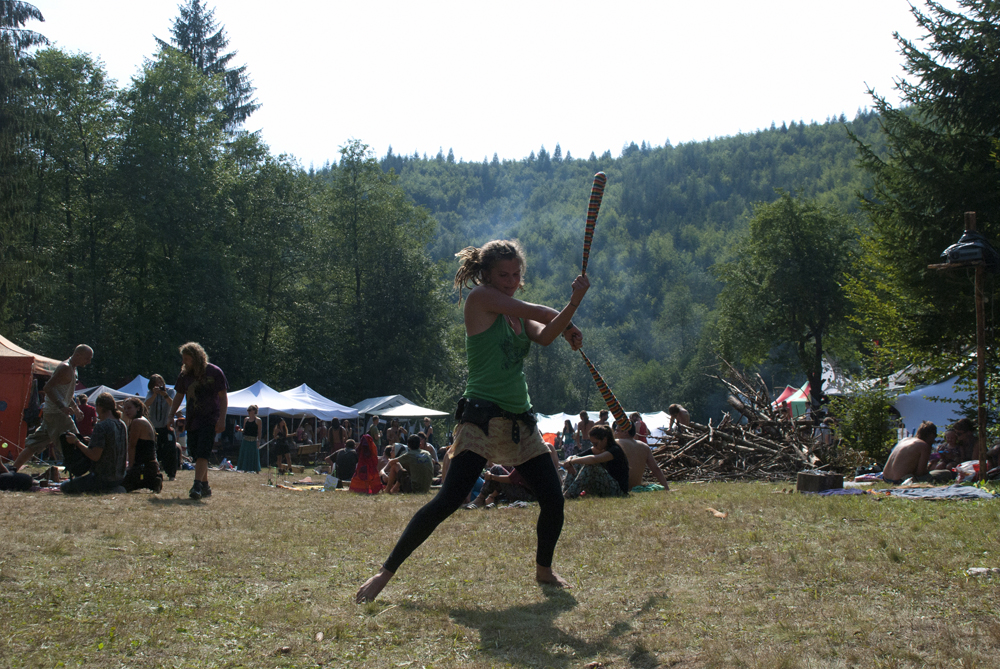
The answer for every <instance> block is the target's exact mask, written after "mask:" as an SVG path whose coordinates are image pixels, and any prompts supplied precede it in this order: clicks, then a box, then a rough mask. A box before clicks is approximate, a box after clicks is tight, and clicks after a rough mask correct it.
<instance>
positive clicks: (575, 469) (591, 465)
mask: <svg viewBox="0 0 1000 669" xmlns="http://www.w3.org/2000/svg"><path fill="white" fill-rule="evenodd" d="M589 436H590V442H591V444H593V445H592V446H591V447H590V448H588V449H587V450H586V451H583V452H582V453H580V454H579V455H574V456H572V457H570V458H567V459H566V460H564V461H563V463H562V464H563V467H565V468H566V472H567V473H566V479H565V481H563V495H564V496H565V497H566V499H576V498H577V497H579V496H580V495H581V494H582V493H587V494H588V495H594V496H596V497H625V496H627V495H628V491H629V485H628V478H629V465H628V458H627V457H626V456H625V452H624V451H623V450H622V449H621V447H620V446H619V445H618V443H617V442H616V441H615V435H614V433H613V432H612V431H611V428H610V427H608V426H607V425H595V426H594V427H592V428H591V429H590V434H589Z"/></svg>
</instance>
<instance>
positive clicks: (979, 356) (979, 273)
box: [965, 211, 986, 481]
mask: <svg viewBox="0 0 1000 669" xmlns="http://www.w3.org/2000/svg"><path fill="white" fill-rule="evenodd" d="M965 229H966V230H971V231H973V232H975V230H976V212H974V211H967V212H965ZM985 282H986V268H985V267H983V266H982V265H981V264H980V265H977V266H976V390H977V391H978V395H979V397H978V399H979V406H978V411H977V417H978V419H979V421H978V422H979V425H978V435H977V436H978V438H979V479H980V480H982V481H985V480H986V315H985V312H984V309H983V286H984V285H985Z"/></svg>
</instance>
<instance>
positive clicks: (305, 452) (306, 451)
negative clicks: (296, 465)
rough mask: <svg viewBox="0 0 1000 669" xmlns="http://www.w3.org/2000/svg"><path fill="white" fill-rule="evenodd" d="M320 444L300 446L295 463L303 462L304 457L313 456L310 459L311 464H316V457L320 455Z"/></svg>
mask: <svg viewBox="0 0 1000 669" xmlns="http://www.w3.org/2000/svg"><path fill="white" fill-rule="evenodd" d="M319 449H320V444H300V445H299V449H298V450H297V451H296V452H295V461H296V462H302V461H303V459H304V456H310V455H311V456H312V457H311V458H309V459H310V460H311V463H310V464H314V465H315V464H316V457H317V456H318V455H319Z"/></svg>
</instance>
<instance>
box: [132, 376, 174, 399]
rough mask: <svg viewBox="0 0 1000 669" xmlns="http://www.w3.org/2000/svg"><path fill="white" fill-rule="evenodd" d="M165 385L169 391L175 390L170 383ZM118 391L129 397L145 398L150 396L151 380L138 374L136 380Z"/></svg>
mask: <svg viewBox="0 0 1000 669" xmlns="http://www.w3.org/2000/svg"><path fill="white" fill-rule="evenodd" d="M165 385H166V386H167V388H168V389H173V386H172V385H170V384H169V383H167V384H165ZM118 390H119V392H123V393H128V394H129V395H138V396H139V397H142V398H145V397H146V395H148V394H149V379H147V378H146V377H145V376H143V375H142V374H137V375H136V377H135V378H134V379H132V380H131V381H129V382H128V383H126V384H125V385H124V386H122V387H121V388H119V389H118Z"/></svg>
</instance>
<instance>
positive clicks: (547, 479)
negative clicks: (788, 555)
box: [382, 451, 564, 573]
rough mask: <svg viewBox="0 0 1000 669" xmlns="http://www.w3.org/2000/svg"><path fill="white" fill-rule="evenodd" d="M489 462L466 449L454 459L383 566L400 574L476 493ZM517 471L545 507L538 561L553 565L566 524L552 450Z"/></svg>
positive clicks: (540, 517) (540, 516)
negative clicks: (402, 566)
mask: <svg viewBox="0 0 1000 669" xmlns="http://www.w3.org/2000/svg"><path fill="white" fill-rule="evenodd" d="M485 465H486V458H484V457H483V456H481V455H479V454H478V453H473V452H472V451H463V452H462V453H460V454H459V455H458V456H456V457H455V459H454V460H452V461H451V465H450V466H449V467H448V475H447V476H446V477H445V479H444V482H443V483H442V485H441V490H440V491H439V492H438V494H437V495H435V496H434V499H432V500H431V501H430V502H428V503H427V504H425V505H424V506H423V507H421V509H420V510H419V511H417V512H416V513H415V514H414V515H413V518H412V519H411V520H410V523H409V524H408V525H407V526H406V529H405V530H403V535H402V536H401V537H399V541H397V542H396V547H395V548H393V549H392V553H390V554H389V559H388V560H386V561H385V564H384V565H382V566H383V567H385V569H387V570H388V571H391V572H392V573H396V571H397V570H398V569H399V566H400V565H401V564H403V560H405V559H406V558H408V557H409V556H410V553H412V552H413V551H415V550H416V549H417V546H419V545H420V544H422V543H424V541H425V540H426V539H427V537H429V536H430V535H431V533H433V532H434V529H435V528H436V527H437V526H438V525H440V524H441V521H443V520H444V519H445V518H447V517H448V516H450V515H451V514H453V513H455V511H456V510H457V509H458V507H460V506H461V505H462V502H464V501H465V498H466V497H468V495H469V493H470V492H472V488H473V486H475V484H476V479H478V478H479V475H480V473H482V471H483V467H484V466H485ZM517 472H518V473H519V474H520V475H521V476H522V477H523V478H524V480H525V481H526V482H527V483H528V485H529V486H531V489H532V490H534V491H535V495H537V496H538V504H539V506H540V507H541V511H540V512H539V514H538V524H537V525H536V532H537V534H538V550H537V551H536V553H535V561H536V562H537V563H538V564H539V565H540V566H542V567H551V566H552V554H553V553H554V552H555V550H556V542H557V541H559V534H560V533H561V532H562V526H563V503H564V500H563V496H562V486H561V484H560V483H559V474H557V473H556V468H555V465H553V464H552V456H551V455H549V454H548V453H545V454H543V455H539V456H537V457H534V458H532V459H531V460H528V461H527V462H525V463H523V464H520V465H518V466H517Z"/></svg>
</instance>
